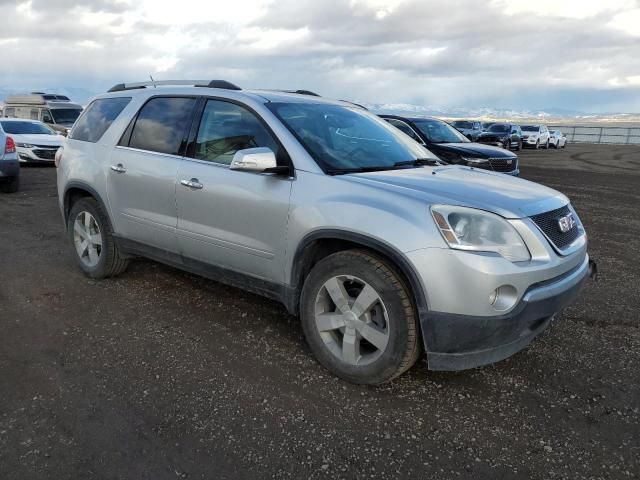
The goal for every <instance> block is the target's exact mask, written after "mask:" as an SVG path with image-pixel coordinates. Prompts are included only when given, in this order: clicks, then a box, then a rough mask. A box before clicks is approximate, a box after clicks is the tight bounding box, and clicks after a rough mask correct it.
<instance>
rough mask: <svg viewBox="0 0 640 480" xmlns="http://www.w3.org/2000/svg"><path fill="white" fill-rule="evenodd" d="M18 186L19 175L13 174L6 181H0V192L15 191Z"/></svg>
mask: <svg viewBox="0 0 640 480" xmlns="http://www.w3.org/2000/svg"><path fill="white" fill-rule="evenodd" d="M19 188H20V177H19V176H17V175H16V176H15V177H13V178H11V180H9V181H8V182H4V183H0V192H2V193H16V192H17V191H18V189H19Z"/></svg>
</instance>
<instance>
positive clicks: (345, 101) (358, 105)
mask: <svg viewBox="0 0 640 480" xmlns="http://www.w3.org/2000/svg"><path fill="white" fill-rule="evenodd" d="M340 101H341V102H344V103H350V104H351V105H355V106H356V107H360V108H362V109H363V110H369V109H368V108H367V107H365V106H364V105H360V104H359V103H356V102H352V101H351V100H340Z"/></svg>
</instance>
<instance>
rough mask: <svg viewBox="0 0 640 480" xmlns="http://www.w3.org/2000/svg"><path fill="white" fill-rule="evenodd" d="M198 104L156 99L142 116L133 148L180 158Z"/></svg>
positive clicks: (131, 143)
mask: <svg viewBox="0 0 640 480" xmlns="http://www.w3.org/2000/svg"><path fill="white" fill-rule="evenodd" d="M195 102H196V100H195V99H194V98H184V97H156V98H152V99H151V100H149V101H148V102H147V103H145V105H144V107H142V109H141V110H140V113H138V118H137V119H136V123H135V125H134V126H133V131H132V132H131V140H130V141H129V146H130V147H132V148H139V149H140V150H149V151H151V152H158V153H168V154H170V155H179V154H180V151H181V149H182V145H183V142H184V140H185V134H186V131H187V129H188V128H189V122H190V120H191V112H192V111H193V106H194V104H195Z"/></svg>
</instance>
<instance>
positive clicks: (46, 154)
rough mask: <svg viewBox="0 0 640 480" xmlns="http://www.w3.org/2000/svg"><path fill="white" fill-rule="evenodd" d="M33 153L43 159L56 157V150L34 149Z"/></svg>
mask: <svg viewBox="0 0 640 480" xmlns="http://www.w3.org/2000/svg"><path fill="white" fill-rule="evenodd" d="M33 153H34V154H35V155H36V156H37V157H39V158H44V159H45V160H53V159H54V158H55V157H56V150H34V151H33Z"/></svg>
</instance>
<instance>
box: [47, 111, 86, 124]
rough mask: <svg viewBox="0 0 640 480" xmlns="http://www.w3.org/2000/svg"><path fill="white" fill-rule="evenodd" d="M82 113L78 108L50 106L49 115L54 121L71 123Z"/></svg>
mask: <svg viewBox="0 0 640 480" xmlns="http://www.w3.org/2000/svg"><path fill="white" fill-rule="evenodd" d="M81 113H82V109H80V108H52V109H51V115H53V120H54V121H55V122H56V123H73V122H75V121H76V119H77V118H78V117H79V116H80V114H81Z"/></svg>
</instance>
